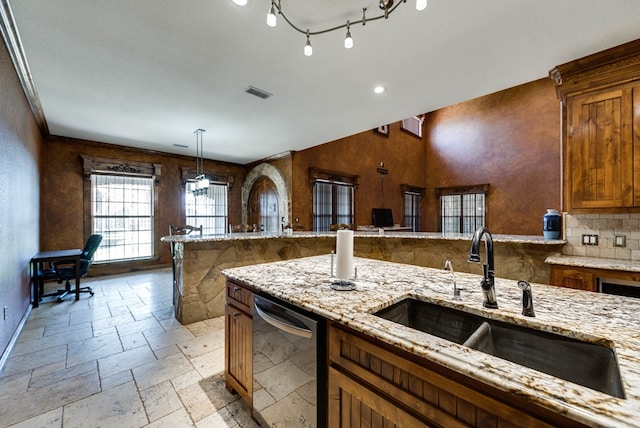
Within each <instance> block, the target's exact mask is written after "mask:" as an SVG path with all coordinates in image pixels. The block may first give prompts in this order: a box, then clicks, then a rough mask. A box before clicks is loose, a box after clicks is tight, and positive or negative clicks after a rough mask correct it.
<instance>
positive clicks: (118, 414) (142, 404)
mask: <svg viewBox="0 0 640 428" xmlns="http://www.w3.org/2000/svg"><path fill="white" fill-rule="evenodd" d="M47 285H48V287H49V286H50V287H55V286H57V284H55V283H52V284H50V285H49V284H47ZM82 285H89V286H91V287H92V288H93V290H94V291H95V296H93V297H89V296H88V295H87V294H82V295H81V297H80V300H79V301H78V302H76V301H74V299H73V296H70V297H67V299H66V300H65V301H63V302H61V303H57V302H56V301H55V300H52V301H47V300H46V299H45V301H44V302H43V303H42V304H41V305H40V307H38V308H34V309H33V310H32V311H31V313H30V314H29V318H28V320H27V322H26V324H25V327H24V329H23V331H22V333H21V335H20V337H19V340H18V343H17V344H16V346H15V348H14V349H13V351H12V353H11V355H10V358H9V360H8V361H7V364H6V365H5V367H4V369H3V371H2V372H1V373H0V415H1V417H0V426H1V427H7V426H10V427H15V428H17V427H20V428H22V427H64V428H71V427H83V428H87V427H198V428H201V427H202V428H203V427H216V428H217V427H220V428H225V427H228V428H232V427H239V428H251V427H257V424H256V423H255V422H254V421H253V419H251V416H250V411H249V409H248V408H247V406H246V405H245V404H244V401H242V400H241V399H239V397H238V396H237V395H233V394H231V393H229V392H228V391H227V389H226V388H225V383H224V375H223V371H224V317H219V318H214V319H209V320H206V321H201V322H197V323H193V324H190V325H184V326H183V325H181V324H180V323H179V322H178V321H176V320H175V318H174V317H173V306H172V291H171V270H170V269H162V270H155V271H146V272H140V273H131V274H126V275H114V276H105V277H98V278H86V279H84V280H83V282H82ZM49 299H51V298H49Z"/></svg>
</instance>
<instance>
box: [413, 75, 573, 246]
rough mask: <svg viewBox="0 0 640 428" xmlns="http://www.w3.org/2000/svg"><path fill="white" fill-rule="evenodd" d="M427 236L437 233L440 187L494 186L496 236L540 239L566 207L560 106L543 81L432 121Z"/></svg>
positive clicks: (491, 216)
mask: <svg viewBox="0 0 640 428" xmlns="http://www.w3.org/2000/svg"><path fill="white" fill-rule="evenodd" d="M424 135H425V137H426V142H427V147H426V170H427V180H426V186H427V188H428V190H427V204H426V205H427V212H426V219H427V224H426V227H427V230H429V231H437V230H439V229H438V211H439V204H438V200H437V198H436V196H435V189H436V188H438V187H447V186H461V185H473V184H483V183H489V184H490V190H489V194H488V198H487V218H486V225H487V227H488V228H489V229H490V230H491V231H492V232H493V233H501V234H520V235H541V234H542V216H543V215H544V213H545V212H546V209H547V208H556V209H558V208H560V195H561V178H560V104H559V101H558V99H557V98H556V94H555V88H554V84H553V82H552V81H551V79H541V80H537V81H534V82H531V83H528V84H525V85H521V86H517V87H514V88H510V89H507V90H505V91H501V92H497V93H495V94H491V95H487V96H484V97H481V98H477V99H474V100H471V101H467V102H464V103H460V104H456V105H453V106H451V107H447V108H443V109H441V110H438V111H435V112H433V113H430V114H428V115H427V118H426V120H425V123H424Z"/></svg>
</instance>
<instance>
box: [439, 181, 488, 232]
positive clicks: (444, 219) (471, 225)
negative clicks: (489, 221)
mask: <svg viewBox="0 0 640 428" xmlns="http://www.w3.org/2000/svg"><path fill="white" fill-rule="evenodd" d="M488 189H489V185H488V184H483V185H478V186H470V187H449V188H441V189H437V193H438V195H439V196H440V228H441V231H442V232H443V233H473V232H475V230H476V229H477V228H479V227H481V226H484V225H485V211H486V209H485V206H486V194H487V192H488Z"/></svg>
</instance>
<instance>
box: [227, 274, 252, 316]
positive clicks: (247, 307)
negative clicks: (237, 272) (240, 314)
mask: <svg viewBox="0 0 640 428" xmlns="http://www.w3.org/2000/svg"><path fill="white" fill-rule="evenodd" d="M227 303H228V304H232V305H233V306H235V307H237V308H238V309H241V310H243V311H245V312H246V313H247V314H249V315H253V293H252V292H251V291H250V290H248V289H247V288H245V287H243V286H241V285H238V284H236V283H234V282H231V281H227Z"/></svg>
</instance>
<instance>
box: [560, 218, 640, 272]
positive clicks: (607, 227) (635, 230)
mask: <svg viewBox="0 0 640 428" xmlns="http://www.w3.org/2000/svg"><path fill="white" fill-rule="evenodd" d="M563 229H564V238H565V239H566V241H567V245H565V246H564V248H563V250H562V253H563V254H566V255H571V256H586V257H605V258H609V259H620V260H640V214H568V213H565V214H564V216H563ZM584 234H588V235H598V245H597V246H595V245H583V244H582V235H584ZM616 235H619V236H624V240H625V244H626V245H625V246H624V247H615V246H614V245H613V244H614V236H616Z"/></svg>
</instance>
